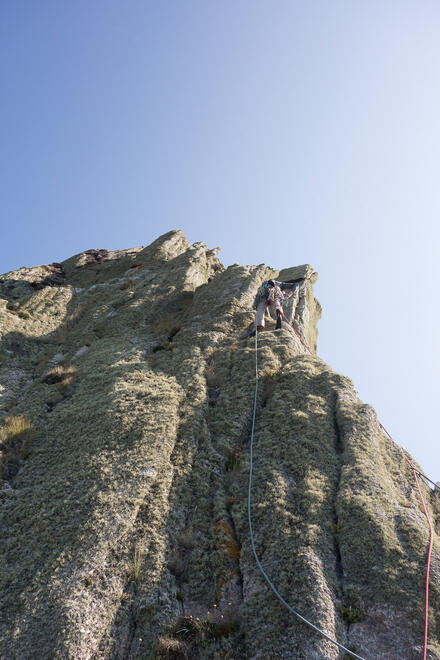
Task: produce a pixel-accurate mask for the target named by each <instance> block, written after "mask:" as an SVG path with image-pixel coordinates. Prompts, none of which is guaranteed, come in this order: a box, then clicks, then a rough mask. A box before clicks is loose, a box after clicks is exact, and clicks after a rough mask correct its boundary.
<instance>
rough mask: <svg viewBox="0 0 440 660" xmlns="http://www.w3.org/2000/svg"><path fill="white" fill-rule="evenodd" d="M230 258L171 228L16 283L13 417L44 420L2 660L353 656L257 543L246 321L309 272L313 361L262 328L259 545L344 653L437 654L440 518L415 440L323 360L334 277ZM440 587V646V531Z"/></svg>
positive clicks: (17, 526)
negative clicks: (274, 285) (316, 286)
mask: <svg viewBox="0 0 440 660" xmlns="http://www.w3.org/2000/svg"><path fill="white" fill-rule="evenodd" d="M217 251H218V250H209V249H208V248H206V247H205V246H204V245H203V244H202V243H196V244H194V245H190V244H189V243H188V242H187V241H186V239H185V238H184V236H183V234H182V232H174V231H173V232H169V233H168V234H166V235H164V236H162V237H160V238H159V239H157V241H155V242H154V243H153V244H152V245H150V246H148V247H146V248H134V249H132V250H121V251H107V250H90V251H87V252H85V253H83V254H81V255H76V256H75V257H72V258H71V259H69V260H67V261H66V262H64V263H63V264H53V265H52V266H51V267H49V271H47V270H46V268H44V267H41V266H40V267H36V268H28V269H24V268H23V269H20V270H19V271H14V272H12V273H6V274H5V275H3V276H1V278H0V280H1V281H0V299H2V301H1V304H0V337H1V345H0V360H1V364H0V419H2V420H6V416H7V415H9V416H11V415H15V416H17V417H18V416H25V417H26V418H27V419H29V420H30V422H31V425H32V428H33V436H32V441H31V444H30V447H29V455H28V456H26V457H24V456H23V457H22V458H21V459H20V461H19V462H18V463H17V466H18V467H17V470H18V471H17V472H16V474H15V476H14V478H13V479H12V480H9V481H8V480H4V481H3V484H2V486H1V490H0V515H1V530H2V533H1V569H0V580H1V582H0V606H1V616H0V657H1V658H4V659H6V660H30V659H34V658H38V659H39V660H40V659H41V660H44V659H48V660H49V659H53V658H57V659H60V660H61V659H63V660H64V659H72V660H73V659H75V660H77V659H80V660H98V659H102V660H104V659H105V660H107V659H112V660H113V659H115V660H116V659H121V660H122V659H124V660H125V659H127V660H128V659H130V660H134V658H137V659H139V660H141V659H144V660H145V659H147V658H150V659H151V658H159V657H169V658H179V657H180V658H184V657H188V658H203V659H205V658H206V659H209V658H212V659H214V658H216V659H220V658H223V659H226V658H229V659H230V660H244V659H248V658H252V659H255V660H257V659H259V660H263V659H265V660H269V659H270V660H276V659H283V660H313V659H316V660H320V659H323V658H326V659H329V660H336V659H337V658H340V657H342V656H341V654H340V653H339V652H338V650H337V649H336V648H335V647H333V646H332V645H331V644H330V643H329V642H327V641H326V640H325V639H323V638H321V637H320V636H319V635H318V634H317V633H315V632H313V631H311V630H309V629H308V628H307V627H305V626H304V625H303V624H302V623H300V622H299V621H298V620H296V619H295V618H294V617H293V616H292V615H291V614H289V612H288V611H287V610H286V609H285V608H283V606H282V605H281V604H280V603H279V602H278V601H277V600H276V599H275V597H274V596H273V595H272V593H271V592H270V590H269V589H268V588H267V586H266V583H265V582H264V580H263V578H262V577H261V575H260V574H259V572H258V569H257V567H256V565H255V561H254V559H253V556H252V553H251V548H250V541H249V529H248V522H247V483H248V470H249V436H250V423H251V415H252V405H253V393H254V384H255V350H254V342H253V340H251V339H248V338H246V337H245V338H242V339H240V337H242V336H243V335H245V334H246V332H245V330H246V328H248V327H249V325H250V324H251V322H252V319H253V312H252V309H251V307H252V301H253V298H254V295H255V291H256V289H257V288H258V286H259V285H260V284H261V282H262V281H263V280H265V279H268V278H269V277H275V278H280V279H286V280H287V279H297V278H303V281H301V282H298V287H297V292H296V294H295V296H293V297H292V299H291V301H290V307H287V308H286V312H287V313H288V314H290V315H291V318H292V321H293V323H294V326H295V328H296V330H297V331H298V332H300V333H301V334H302V336H303V337H304V338H305V339H306V341H307V343H308V344H309V346H310V347H311V348H312V351H313V353H314V354H313V355H309V354H308V353H307V351H306V350H305V349H304V347H303V345H302V344H301V342H300V341H299V339H298V338H297V336H296V335H295V334H294V333H292V331H291V330H290V329H289V328H287V327H284V328H283V329H281V330H280V331H274V323H273V322H272V321H268V323H267V329H266V330H265V331H264V332H262V333H261V334H260V335H259V374H260V389H259V393H258V408H257V423H256V433H255V454H254V485H253V493H252V495H253V504H252V514H253V524H254V530H255V541H256V546H257V551H258V553H259V556H260V558H261V561H262V563H263V565H264V566H265V568H266V570H267V571H268V573H269V575H270V577H271V579H272V580H273V582H274V583H275V585H276V586H277V588H278V589H279V591H280V592H281V593H282V595H283V597H284V598H285V599H286V600H287V601H288V602H289V603H290V604H291V605H292V607H294V608H295V609H297V610H298V611H299V612H301V613H302V614H303V615H304V616H306V617H307V618H309V619H310V620H311V621H312V622H313V623H314V624H315V625H317V626H319V627H321V628H323V629H324V630H325V631H326V632H327V633H328V634H329V635H331V636H332V637H336V638H337V639H338V641H340V642H341V643H342V644H344V645H345V646H350V647H352V648H353V649H356V652H357V653H358V654H360V655H362V656H363V657H365V658H366V659H368V660H372V659H373V658H374V659H375V660H396V659H398V658H399V659H408V660H413V659H414V660H415V659H416V658H421V644H422V639H423V598H424V573H425V563H426V552H427V544H428V530H427V525H426V521H425V518H424V515H423V511H422V509H421V507H420V503H419V500H418V497H417V493H416V491H415V488H414V484H413V482H412V475H411V473H410V471H409V469H408V467H407V465H406V462H405V452H404V451H403V450H402V449H401V448H400V447H398V446H397V445H395V444H394V443H393V442H391V441H390V440H389V439H388V438H386V437H385V436H384V434H383V432H382V431H381V429H380V426H379V424H378V421H377V418H376V415H375V413H374V410H373V409H372V408H371V407H369V406H367V405H365V404H363V403H362V402H361V401H359V399H358V398H357V396H356V394H355V392H354V389H353V385H352V383H351V381H350V380H349V379H347V378H345V377H343V376H341V375H339V374H337V373H335V372H334V371H332V370H331V369H330V367H329V366H328V365H327V364H325V363H324V362H323V361H322V360H321V359H320V358H319V357H317V355H316V336H317V331H316V323H317V321H318V319H319V317H320V313H321V308H320V306H319V303H318V302H317V301H316V300H315V298H314V296H313V283H314V281H315V280H316V273H314V272H313V269H312V268H311V267H310V266H300V267H295V268H289V269H285V270H283V271H280V272H277V271H275V270H273V269H271V268H268V267H266V266H264V265H260V266H240V265H234V266H230V267H229V268H226V269H225V268H224V267H223V266H222V265H221V263H220V262H219V261H218V259H217V256H216V254H217ZM49 375H50V377H49ZM5 425H6V422H4V427H3V428H6V426H5ZM423 492H424V496H425V498H426V501H427V503H428V508H429V511H430V513H431V515H432V517H433V520H435V524H436V526H437V531H438V525H439V524H440V502H439V496H438V494H435V493H433V492H431V491H429V490H428V489H427V488H426V487H425V486H423ZM430 598H431V611H430V635H429V638H430V657H431V659H435V658H437V659H438V658H440V654H439V648H440V620H439V618H438V616H436V613H438V612H439V610H440V542H439V538H438V535H437V534H436V537H435V543H434V551H433V568H432V580H431V593H430ZM182 617H183V618H182ZM190 617H193V618H192V619H190Z"/></svg>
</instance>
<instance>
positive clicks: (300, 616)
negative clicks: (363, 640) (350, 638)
mask: <svg viewBox="0 0 440 660" xmlns="http://www.w3.org/2000/svg"><path fill="white" fill-rule="evenodd" d="M255 325H256V324H255ZM289 325H290V324H289ZM291 327H292V326H291ZM295 332H296V331H295ZM301 343H304V342H303V340H301ZM306 348H307V350H308V351H309V353H311V350H310V349H309V347H308V346H307V347H306ZM257 394H258V329H256V332H255V394H254V410H253V413H252V430H251V440H250V466H249V489H248V520H249V535H250V540H251V546H252V552H253V554H254V557H255V561H256V562H257V566H258V568H259V569H260V571H261V573H262V575H263V577H264V579H265V580H266V582H267V583H268V585H269V587H270V588H271V589H272V591H273V592H274V594H275V596H276V597H277V598H278V600H280V601H281V603H282V604H283V605H284V606H285V607H287V609H288V610H289V611H290V612H292V614H294V615H295V616H296V617H297V618H298V619H299V620H300V621H302V622H303V623H305V624H306V625H307V626H309V628H312V629H313V630H315V631H316V632H318V633H319V634H320V635H322V636H323V637H325V639H327V640H328V641H329V642H331V643H332V644H334V645H335V646H337V647H338V648H340V649H341V650H342V651H345V652H346V653H348V654H349V655H350V656H351V657H352V658H357V659H358V660H365V658H363V657H362V656H360V655H357V654H356V653H354V652H353V651H350V649H347V648H346V647H345V646H343V645H342V644H340V643H339V642H337V641H336V640H335V639H332V638H331V637H330V636H329V635H327V633H325V632H324V631H323V630H321V629H320V628H318V626H315V625H314V624H313V623H312V622H311V621H308V619H306V618H305V617H303V616H302V615H301V614H299V612H297V611H296V610H294V609H293V607H291V606H290V605H289V603H288V602H287V601H285V600H284V598H283V597H282V596H281V594H280V593H279V591H278V590H277V588H276V587H275V585H274V584H273V582H272V581H271V579H270V578H269V577H268V575H267V573H266V571H265V570H264V568H263V566H262V564H261V562H260V560H259V558H258V555H257V551H256V549H255V541H254V532H253V527H252V514H251V491H252V463H253V445H254V433H255V417H256V412H257Z"/></svg>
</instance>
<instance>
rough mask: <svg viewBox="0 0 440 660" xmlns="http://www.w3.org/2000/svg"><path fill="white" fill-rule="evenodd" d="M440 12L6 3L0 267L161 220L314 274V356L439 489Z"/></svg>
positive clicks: (239, 3)
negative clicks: (340, 377) (346, 380)
mask: <svg viewBox="0 0 440 660" xmlns="http://www.w3.org/2000/svg"><path fill="white" fill-rule="evenodd" d="M439 33H440V5H438V3H437V2H427V1H424V0H421V1H420V2H417V3H416V2H406V1H405V0H399V1H393V0H388V1H387V2H385V3H384V2H382V1H381V2H378V1H375V0H370V1H369V2H368V3H365V2H357V1H354V0H347V1H341V0H335V1H333V2H323V1H320V0H317V1H314V2H296V1H294V0H288V1H287V0H277V1H276V2H273V0H267V1H263V0H236V1H234V2H232V0H229V1H226V0H223V1H221V2H220V1H218V0H212V1H208V2H207V1H206V0H200V1H198V2H196V1H193V0H185V1H183V0H181V1H176V0H173V1H171V0H160V1H155V2H151V1H148V0H142V1H140V0H138V1H133V0H131V1H130V0H124V2H122V0H119V1H118V2H116V1H114V0H94V1H93V2H90V1H88V2H85V1H83V0H79V1H76V2H74V3H73V2H67V0H62V1H61V2H51V1H50V0H45V1H42V0H29V1H28V2H21V3H18V2H16V1H15V0H14V1H9V0H3V2H2V3H1V6H0V56H1V57H0V84H1V88H0V89H1V94H2V103H1V104H0V119H1V121H0V131H1V135H0V139H1V145H2V149H1V172H0V177H1V181H0V183H1V190H2V203H1V209H2V240H1V244H0V271H1V272H5V271H7V270H10V269H13V268H17V267H20V266H22V265H34V264H38V263H48V262H52V261H61V260H63V259H65V258H67V257H69V256H71V255H72V254H75V253H78V252H80V251H82V250H85V249H89V248H95V247H96V248H104V247H105V248H109V249H111V248H124V247H131V246H134V245H147V244H148V243H150V242H151V241H152V240H154V239H155V238H156V237H157V236H158V235H159V234H161V233H164V232H165V231H168V230H169V229H172V228H181V229H183V230H184V232H185V234H186V236H187V238H188V239H189V240H190V241H192V242H194V241H200V240H201V241H203V242H205V243H207V244H208V245H209V246H210V247H215V246H220V247H221V248H222V251H221V254H220V257H221V258H222V260H223V262H224V263H225V264H226V265H229V264H231V263H243V264H258V263H262V262H264V263H267V264H269V265H271V266H273V267H276V268H278V267H279V268H282V267H287V266H290V265H296V264H300V263H311V264H312V265H313V266H314V268H315V269H316V270H317V271H318V272H319V273H320V280H319V282H318V284H317V285H316V294H317V297H318V298H319V299H320V301H321V303H322V305H323V308H324V313H323V319H322V321H321V322H320V326H319V327H320V338H319V352H320V355H321V356H322V357H323V358H324V359H325V360H327V361H328V362H329V364H330V365H331V366H333V367H334V368H335V369H336V370H337V371H340V372H342V373H344V374H345V375H347V376H350V377H351V378H352V379H353V380H354V383H355V387H356V388H357V390H358V391H359V394H360V396H361V397H362V398H363V400H365V401H366V402H368V403H371V404H372V405H374V407H375V408H376V410H377V412H378V414H379V416H380V418H381V420H382V422H383V424H384V425H385V426H386V427H387V428H388V430H389V431H390V433H391V434H392V435H393V437H394V438H395V439H396V441H398V442H399V443H400V444H402V445H403V446H405V447H406V448H408V449H409V450H410V451H411V453H412V454H413V455H414V456H415V457H416V458H417V459H418V460H419V461H420V462H421V464H422V466H423V467H424V469H425V470H426V471H427V472H428V473H429V474H430V475H431V476H432V478H433V479H434V480H437V479H440V456H439V452H438V449H437V446H438V443H437V425H436V421H437V416H436V413H437V408H438V403H437V398H438V396H437V390H438V379H439V374H440V359H439V339H438V330H437V329H438V325H439V311H438V305H437V299H438V291H439V285H440V281H439V280H440V277H439V267H438V261H439V237H440V229H439V223H438V218H439V211H440V187H439V185H438V168H439V156H440V119H439V116H440V113H439V100H440V41H439V38H438V35H439Z"/></svg>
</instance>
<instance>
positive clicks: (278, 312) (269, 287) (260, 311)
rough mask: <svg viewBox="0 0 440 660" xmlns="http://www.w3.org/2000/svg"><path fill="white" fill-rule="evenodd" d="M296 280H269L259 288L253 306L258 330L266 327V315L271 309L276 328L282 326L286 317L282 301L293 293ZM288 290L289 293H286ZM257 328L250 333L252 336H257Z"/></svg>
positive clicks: (270, 312)
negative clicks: (282, 321)
mask: <svg viewBox="0 0 440 660" xmlns="http://www.w3.org/2000/svg"><path fill="white" fill-rule="evenodd" d="M295 284H296V282H277V281H276V280H267V281H266V282H263V284H262V285H261V286H260V288H259V289H258V293H257V295H256V296H255V300H254V304H253V308H254V309H255V310H256V314H255V317H256V318H255V321H256V325H257V329H258V330H262V329H263V328H264V315H265V313H266V311H267V310H268V311H269V314H270V316H271V317H272V318H273V319H274V320H275V319H276V322H277V324H276V326H275V329H276V330H279V329H280V328H281V319H283V318H284V319H286V317H285V316H284V312H283V308H282V306H281V303H282V302H284V301H285V300H286V299H287V298H290V296H291V295H292V292H293V289H294V287H295ZM284 292H288V293H284ZM255 332H256V330H255V329H254V330H252V332H250V333H249V336H250V337H255Z"/></svg>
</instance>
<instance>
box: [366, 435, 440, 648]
mask: <svg viewBox="0 0 440 660" xmlns="http://www.w3.org/2000/svg"><path fill="white" fill-rule="evenodd" d="M379 424H380V422H379ZM380 427H381V429H382V430H383V431H384V432H385V433H386V434H387V436H388V437H389V439H390V440H392V437H391V436H390V434H389V433H388V431H387V430H386V428H385V426H384V425H383V424H380ZM405 460H406V462H407V463H408V465H409V466H410V468H411V470H412V471H413V474H414V479H415V481H416V484H417V490H418V491H419V496H420V499H421V501H422V505H423V511H424V512H425V517H426V520H427V522H428V526H429V549H428V559H427V564H426V581H425V632H424V638H423V660H426V653H427V650H428V616H429V571H430V568H431V552H432V543H433V540H434V533H433V529H432V523H431V519H430V517H429V514H428V510H427V508H426V504H425V499H424V497H423V493H422V489H421V488H420V484H419V480H418V479H417V474H419V475H420V476H421V477H424V478H425V479H428V477H426V476H425V475H424V474H422V473H421V472H418V471H417V470H416V468H415V467H414V465H413V464H412V463H411V461H410V460H409V459H408V458H407V457H406V456H405ZM428 481H429V482H431V483H434V482H433V481H431V479H428ZM434 486H435V487H436V488H437V485H436V484H434Z"/></svg>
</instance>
